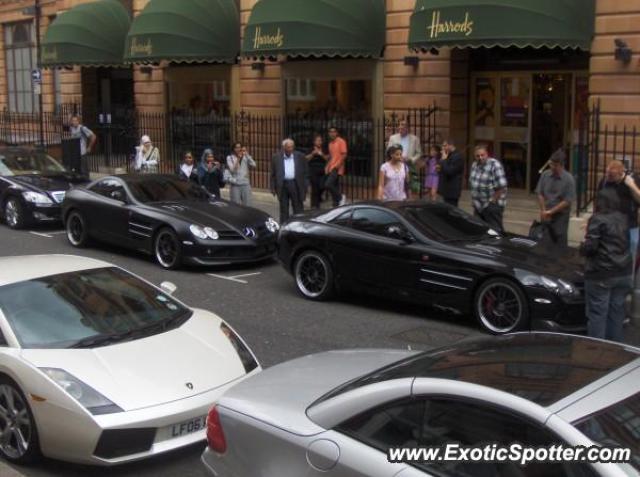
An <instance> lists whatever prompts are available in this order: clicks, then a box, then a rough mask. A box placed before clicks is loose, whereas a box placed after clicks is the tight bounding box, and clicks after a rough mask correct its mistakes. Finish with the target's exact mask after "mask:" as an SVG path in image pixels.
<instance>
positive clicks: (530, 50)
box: [0, 0, 640, 190]
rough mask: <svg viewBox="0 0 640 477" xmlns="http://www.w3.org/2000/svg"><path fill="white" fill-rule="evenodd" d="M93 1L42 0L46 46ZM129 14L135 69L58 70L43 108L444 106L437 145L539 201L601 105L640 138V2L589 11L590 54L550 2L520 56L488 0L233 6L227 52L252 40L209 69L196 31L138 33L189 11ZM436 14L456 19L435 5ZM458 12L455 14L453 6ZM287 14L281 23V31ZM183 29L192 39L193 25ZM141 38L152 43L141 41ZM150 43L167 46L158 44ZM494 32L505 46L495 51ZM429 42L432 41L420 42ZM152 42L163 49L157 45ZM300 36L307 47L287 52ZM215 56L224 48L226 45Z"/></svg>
mask: <svg viewBox="0 0 640 477" xmlns="http://www.w3.org/2000/svg"><path fill="white" fill-rule="evenodd" d="M100 1H102V2H104V1H105V0H100ZM106 1H107V2H109V1H114V2H115V1H118V0H106ZM85 3H92V2H86V1H85V0H41V8H42V12H41V21H40V32H39V33H40V35H41V38H43V39H44V38H45V36H46V33H47V30H48V28H49V27H50V26H51V25H52V23H53V22H54V21H55V19H56V18H57V17H58V16H59V15H60V14H61V13H62V12H65V11H67V10H69V11H71V10H74V8H77V7H78V6H80V5H82V4H85ZM120 3H121V4H122V7H123V8H124V9H125V10H126V11H127V13H128V14H129V15H130V16H131V18H132V22H131V32H133V33H131V32H130V34H129V39H128V40H127V41H128V43H127V46H126V48H127V49H128V52H127V53H126V54H125V56H127V55H129V56H128V59H129V60H130V62H131V63H132V64H128V63H126V62H124V61H123V62H122V64H120V65H117V64H98V65H91V66H86V65H85V66H77V65H73V64H68V65H64V66H62V67H58V68H48V69H45V70H44V72H43V76H42V86H41V88H42V89H41V91H42V99H43V101H42V103H43V108H44V110H45V111H53V110H55V109H56V108H57V107H59V106H60V105H63V104H67V103H80V104H82V111H83V113H84V115H85V116H92V117H95V118H98V117H100V118H101V120H102V121H105V120H106V118H107V117H109V119H110V120H111V121H117V120H118V117H119V116H122V115H123V114H125V112H126V110H128V109H130V108H135V109H136V110H138V111H144V112H149V113H164V112H167V111H197V112H206V113H209V112H212V113H214V114H217V115H227V114H229V113H232V112H239V111H252V112H258V113H262V114H274V115H284V114H295V115H302V116H304V115H316V114H324V115H328V116H331V115H336V114H340V115H344V116H349V117H352V118H356V119H357V118H359V117H362V118H379V117H383V116H384V115H385V114H388V113H390V112H391V111H396V110H406V109H409V108H427V107H429V106H431V105H432V104H434V103H435V104H436V105H437V107H438V112H437V118H436V123H437V125H438V136H439V137H438V138H437V139H438V140H441V139H445V138H453V139H455V141H456V142H457V143H458V144H459V145H462V146H464V148H465V149H466V150H467V152H469V151H470V149H471V148H472V147H473V145H474V144H476V143H487V144H489V146H490V147H491V149H492V150H493V152H494V154H495V155H496V156H497V157H499V158H500V159H501V160H502V161H503V162H504V163H505V165H506V166H507V169H508V170H509V175H510V177H509V181H510V183H511V184H512V185H513V186H514V187H515V188H521V189H529V190H530V189H532V188H533V186H534V185H535V182H536V181H537V177H538V173H537V171H538V170H539V169H540V167H542V166H543V165H544V163H545V161H546V159H547V157H548V156H549V154H550V153H551V152H552V151H553V150H554V149H556V148H558V147H566V148H567V149H570V148H571V146H572V144H574V143H575V142H576V137H577V135H578V130H579V128H580V124H581V122H582V121H583V118H584V117H585V115H586V114H587V111H588V110H589V107H590V106H591V105H593V104H595V103H599V105H600V112H601V118H602V121H603V122H605V123H606V124H607V125H608V127H611V128H613V127H616V128H624V127H627V128H633V127H639V126H640V0H594V1H593V4H592V2H590V1H585V2H581V1H577V2H576V4H578V5H580V6H581V7H583V8H582V10H589V9H591V8H592V9H593V11H592V12H588V11H587V12H586V15H585V17H584V18H586V20H584V19H583V21H586V22H587V23H589V22H591V23H592V24H591V25H587V26H586V28H587V30H590V33H588V44H585V43H584V38H583V39H582V43H577V42H576V41H573V38H561V39H557V38H555V37H554V34H553V28H557V27H555V26H554V24H555V23H559V22H560V20H562V18H561V17H562V15H563V14H566V12H562V11H554V10H553V9H554V8H556V7H555V6H554V3H563V2H551V1H541V2H537V5H540V6H541V7H540V8H543V7H544V6H545V5H547V7H546V8H549V10H550V12H548V13H547V14H546V18H547V19H546V20H545V21H548V22H549V25H551V26H549V27H548V28H547V27H546V26H545V25H544V22H543V23H542V24H540V25H534V28H540V29H541V30H544V31H541V32H540V41H541V42H542V43H540V44H536V43H533V44H531V43H526V42H523V43H521V44H520V43H518V42H517V41H516V40H513V38H511V40H513V41H511V40H509V38H508V37H509V28H510V27H513V26H510V25H509V24H508V22H504V23H501V22H500V17H499V16H498V15H501V13H500V12H497V13H496V15H494V16H493V18H492V11H491V7H490V6H487V5H485V2H483V1H481V0H466V1H461V0H454V1H453V2H449V3H447V2H442V1H435V0H434V1H425V0H386V1H383V0H379V2H376V1H366V0H363V1H360V0H353V2H350V3H351V4H352V5H353V6H355V7H357V8H359V9H361V12H362V15H361V16H362V18H355V14H353V12H349V11H345V12H341V11H327V9H330V8H331V7H330V6H328V4H324V2H323V1H322V0H317V1H314V2H298V3H297V4H296V3H295V2H293V3H292V2H291V1H287V0H259V1H258V2H257V1H256V0H237V1H234V0H230V3H234V5H235V8H236V9H237V19H238V20H237V21H238V23H239V29H238V32H237V34H238V36H239V38H230V37H231V36H233V35H235V33H234V32H233V31H228V32H225V35H226V37H225V36H221V37H220V38H218V39H217V41H218V44H220V45H221V44H232V45H233V44H234V42H236V41H237V42H238V52H240V50H241V49H242V54H240V53H238V55H237V56H236V58H231V59H229V58H227V57H222V56H211V57H207V56H206V54H205V53H202V52H200V53H199V56H198V55H196V56H193V57H189V56H186V55H187V53H188V52H182V53H174V52H173V50H172V48H173V47H175V48H178V47H179V46H180V45H182V44H183V41H184V38H183V36H184V37H186V36H189V35H183V36H181V35H180V32H179V31H178V32H176V31H172V32H171V37H170V38H169V36H167V32H166V31H165V32H163V31H162V28H160V30H159V31H156V30H153V28H151V27H150V26H149V25H146V24H145V22H144V21H142V17H140V21H139V22H138V23H136V19H137V18H138V17H139V16H140V15H144V12H145V9H146V8H150V6H151V5H153V6H154V8H157V9H160V10H162V9H164V11H163V12H160V13H164V14H166V15H167V16H170V14H171V13H172V12H171V9H172V8H174V6H176V5H184V4H188V3H189V2H167V1H165V0H151V4H149V0H130V1H123V2H120ZM216 3H221V2H216ZM279 3H280V4H282V5H278V4H279ZM486 3H495V2H486ZM498 3H503V4H504V6H505V8H507V9H511V10H505V11H507V12H508V13H509V12H511V14H513V15H515V16H514V22H515V23H517V21H518V19H524V20H523V21H527V17H526V15H531V14H532V13H531V12H530V11H524V10H522V11H521V10H518V8H519V7H518V8H516V6H517V4H518V3H529V4H531V3H536V2H516V1H514V0H509V1H503V2H498ZM360 4H362V5H371V7H370V8H363V7H362V5H360ZM421 4H423V5H422V6H421ZM432 4H435V5H436V7H438V5H441V6H442V8H441V9H438V8H436V7H434V8H432V7H431V6H432ZM452 4H455V5H454V6H455V8H452V9H448V8H449V6H450V5H452ZM31 5H33V1H31V0H29V1H23V0H4V1H2V0H0V27H1V29H2V34H1V36H0V110H10V111H17V112H30V111H35V110H37V108H38V101H37V95H36V94H35V93H36V91H34V83H33V81H31V70H33V69H35V66H36V63H37V59H36V51H35V27H34V21H33V11H32V10H30V9H29V7H30V6H31ZM295 5H305V6H308V5H313V8H319V9H325V10H324V12H323V11H322V10H319V11H318V12H316V13H314V15H315V17H318V15H322V14H323V13H324V14H326V15H327V17H328V18H330V19H332V21H333V22H335V24H336V29H335V34H330V35H328V34H327V32H324V31H322V30H319V29H316V25H313V24H310V25H309V26H308V28H307V30H306V31H307V32H309V33H308V35H307V36H309V37H311V39H312V40H314V41H315V43H314V42H311V43H314V44H318V43H322V42H323V41H325V42H327V43H328V44H330V45H333V43H334V42H335V43H336V46H335V49H334V50H327V51H324V50H321V51H320V50H319V51H315V50H313V51H312V50H309V51H307V49H308V48H311V47H309V46H308V45H307V44H306V43H305V41H307V40H309V38H306V37H305V35H298V37H295V35H296V32H295V30H294V29H293V27H290V26H289V25H290V23H287V21H288V20H289V19H288V18H287V15H291V14H293V13H295V14H301V13H300V12H297V11H296V12H292V11H293V10H295V9H296V8H297V7H296V6H295ZM514 5H516V6H514ZM587 5H588V7H587ZM376 6H380V7H381V8H380V12H377V11H375V10H376ZM175 8H177V7H175ZM309 8H311V7H309ZM530 10H531V9H530ZM198 13H199V12H197V11H194V12H191V15H192V16H194V17H195V16H197V15H198ZM223 13H224V12H223ZM226 13H228V14H230V15H232V14H233V13H229V12H226ZM543 13H544V12H543ZM570 13H571V12H569V14H570ZM533 14H536V15H538V14H540V12H534V13H533ZM569 14H567V16H568V18H565V19H564V20H565V21H566V22H567V23H565V24H564V25H560V27H559V28H558V29H559V30H563V31H565V32H566V31H570V30H571V27H572V24H573V23H576V22H577V21H578V20H576V19H575V18H571V17H570V15H569ZM216 15H217V12H216ZM278 15H281V16H282V18H281V20H282V23H281V24H282V25H283V26H282V27H279V26H278V27H277V28H275V27H274V28H275V29H273V30H269V28H270V27H271V26H273V25H274V24H276V23H277V20H279V18H278ZM274 16H275V17H276V18H275V20H274ZM551 17H552V18H551ZM531 18H532V19H533V20H535V19H537V18H538V17H531ZM539 18H545V16H544V15H542V16H540V17H539ZM347 20H348V21H347ZM420 22H422V23H420ZM97 23H99V21H98V22H97ZM515 23H514V24H515ZM532 23H535V21H534V22H532ZM567 25H568V27H567ZM85 26H86V28H87V29H88V30H91V28H92V26H91V25H85ZM525 27H529V25H525ZM96 28H97V26H96ZM181 28H184V29H188V28H189V24H188V23H186V24H185V25H183V26H182V27H181ZM341 28H342V29H341ZM136 29H137V30H136ZM483 29H486V30H489V33H486V32H484V31H483ZM178 30H179V29H178ZM343 30H344V31H347V30H348V32H347V33H345V32H344V31H343ZM414 30H415V31H414ZM502 30H504V31H503V32H502V35H501V31H502ZM150 32H151V33H150ZM247 32H248V34H247ZM476 32H480V33H482V34H483V35H485V36H483V37H482V38H480V39H478V40H477V41H476V40H474V41H476V43H474V41H472V40H469V41H467V40H465V37H468V38H470V39H471V38H474V35H475V34H476ZM138 33H140V35H141V36H136V34H138ZM152 33H153V34H156V36H155V37H153V36H149V35H151V34H152ZM163 33H164V36H163ZM144 34H146V35H147V36H146V37H145V36H144ZM215 34H216V33H215V31H213V30H212V32H210V33H207V32H203V35H205V36H207V38H214V37H215ZM493 34H495V35H496V37H497V38H499V39H498V40H495V41H493V40H489V39H488V38H490V37H491V35H493ZM421 35H422V36H426V39H424V38H423V39H421V38H419V37H420V36H421ZM144 38H146V40H145V39H144ZM149 38H154V40H153V42H152V41H151V40H150V39H149ZM290 38H293V39H292V40H291V41H297V42H298V43H299V44H300V45H302V46H300V45H294V46H297V47H298V49H296V48H293V49H290V50H289V49H287V48H288V46H289V45H288V44H287V42H289V41H290ZM363 38H364V40H363ZM491 38H492V37H491ZM162 39H164V40H162ZM318 40H320V41H318ZM162 41H164V43H162ZM203 41H204V40H203ZM340 41H343V42H346V43H349V42H351V43H349V44H350V48H351V49H350V50H349V49H347V50H344V51H343V50H340V47H341V46H340V44H339V43H340ZM358 42H361V43H362V42H365V43H367V45H364V46H363V45H361V44H359V43H358ZM421 42H422V43H421ZM241 44H242V48H240V45H241ZM432 44H433V47H431V46H432ZM184 48H188V45H187V46H184ZM194 48H195V47H194ZM204 48H205V49H206V48H210V49H216V45H209V46H207V45H205V47H204ZM261 48H264V49H265V50H264V51H266V53H265V54H262V52H261V51H262V50H261ZM278 48H280V49H278ZM367 48H370V50H367ZM153 49H156V50H158V49H161V50H162V49H163V51H164V52H167V53H166V55H165V57H164V58H163V57H154V56H153V51H152V50H153ZM169 51H171V53H168V52H169ZM307 53H308V54H307ZM43 55H44V56H43V60H47V59H49V60H50V59H51V58H45V56H48V57H50V56H51V51H48V50H47V49H46V46H45V47H44V49H43ZM136 55H141V56H140V57H142V58H143V59H142V60H141V59H139V57H138V56H136ZM172 55H174V56H172ZM227 56H228V55H227ZM144 58H146V60H144ZM104 62H105V63H109V62H108V61H106V60H105V61H104ZM45 63H46V61H45ZM54 63H55V62H54ZM35 88H36V89H37V85H36V86H35Z"/></svg>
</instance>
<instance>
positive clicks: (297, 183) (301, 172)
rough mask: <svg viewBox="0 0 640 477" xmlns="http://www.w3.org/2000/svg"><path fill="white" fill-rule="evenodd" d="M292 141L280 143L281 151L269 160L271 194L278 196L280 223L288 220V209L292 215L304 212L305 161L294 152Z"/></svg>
mask: <svg viewBox="0 0 640 477" xmlns="http://www.w3.org/2000/svg"><path fill="white" fill-rule="evenodd" d="M295 148H296V145H295V143H294V142H293V140H292V139H285V140H284V141H283V142H282V151H280V152H279V153H277V154H275V155H274V156H273V158H272V159H271V193H272V194H273V195H275V196H278V202H279V203H280V223H284V222H286V221H287V220H288V219H289V210H290V207H291V208H293V213H294V214H301V213H302V212H303V210H304V198H305V195H306V192H307V178H308V173H307V161H306V160H305V158H304V154H302V153H301V152H298V151H296V150H295Z"/></svg>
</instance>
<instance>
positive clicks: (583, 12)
mask: <svg viewBox="0 0 640 477" xmlns="http://www.w3.org/2000/svg"><path fill="white" fill-rule="evenodd" d="M594 28H595V0H417V2H416V7H415V11H414V13H413V15H412V16H411V29H410V31H409V48H411V49H414V50H429V49H431V48H441V47H458V48H467V47H469V48H477V47H487V48H490V47H494V46H500V47H510V46H516V47H520V48H524V47H528V46H530V47H534V48H540V47H548V48H555V47H560V48H580V49H583V50H589V49H590V48H591V40H592V38H593V34H594Z"/></svg>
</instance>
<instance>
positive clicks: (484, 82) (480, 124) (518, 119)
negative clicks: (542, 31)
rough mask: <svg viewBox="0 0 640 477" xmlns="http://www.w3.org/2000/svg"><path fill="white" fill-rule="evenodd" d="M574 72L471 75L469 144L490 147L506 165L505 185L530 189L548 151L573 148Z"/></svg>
mask: <svg viewBox="0 0 640 477" xmlns="http://www.w3.org/2000/svg"><path fill="white" fill-rule="evenodd" d="M578 78H581V76H580V74H579V73H577V72H522V71H500V72H490V71H488V72H483V73H476V74H473V75H472V77H471V112H472V114H471V117H470V138H471V144H470V145H471V146H472V147H473V146H475V145H478V144H485V145H487V146H488V147H489V150H490V153H491V154H493V156H494V157H496V158H497V159H499V160H500V161H501V162H502V164H503V165H504V168H505V173H506V175H507V181H508V183H509V188H512V189H524V190H528V191H533V190H534V189H535V187H536V185H537V183H538V179H539V177H540V171H541V169H543V168H544V166H545V164H546V162H547V160H548V159H549V156H550V155H551V153H552V152H553V151H555V150H556V149H558V148H560V147H563V148H565V151H566V152H567V153H569V151H571V147H570V146H571V143H572V134H571V131H572V129H571V128H572V121H573V116H574V114H572V111H574V109H576V108H577V107H578V103H577V102H576V101H574V98H575V97H576V91H577V90H576V88H577V79H578ZM568 166H569V164H568Z"/></svg>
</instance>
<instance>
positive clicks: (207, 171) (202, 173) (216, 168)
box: [198, 149, 224, 198]
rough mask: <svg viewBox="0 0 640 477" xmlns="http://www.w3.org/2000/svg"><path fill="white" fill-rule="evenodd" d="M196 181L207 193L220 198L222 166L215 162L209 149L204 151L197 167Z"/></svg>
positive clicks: (222, 180)
mask: <svg viewBox="0 0 640 477" xmlns="http://www.w3.org/2000/svg"><path fill="white" fill-rule="evenodd" d="M198 180H199V181H200V185H201V186H203V187H204V188H205V189H207V191H208V192H209V193H210V194H212V195H214V196H215V197H216V198H220V189H221V188H223V187H224V173H223V170H222V164H220V162H219V161H216V158H215V157H214V156H213V151H212V150H211V149H205V150H204V152H203V153H202V158H201V159H200V165H199V166H198Z"/></svg>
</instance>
